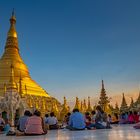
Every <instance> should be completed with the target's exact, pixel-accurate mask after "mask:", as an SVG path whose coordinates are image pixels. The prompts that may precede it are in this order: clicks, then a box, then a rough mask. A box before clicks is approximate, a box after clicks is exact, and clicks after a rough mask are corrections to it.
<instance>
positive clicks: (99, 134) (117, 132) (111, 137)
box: [0, 125, 140, 140]
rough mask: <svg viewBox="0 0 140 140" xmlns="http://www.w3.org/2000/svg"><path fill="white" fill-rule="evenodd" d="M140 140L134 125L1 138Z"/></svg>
mask: <svg viewBox="0 0 140 140" xmlns="http://www.w3.org/2000/svg"><path fill="white" fill-rule="evenodd" d="M25 139H26V140H140V130H136V129H133V127H132V125H123V126H113V128H112V129H106V130H84V131H69V130H66V129H61V130H58V131H57V130H52V131H49V132H48V134H47V135H44V136H5V135H4V134H1V135H0V140H25Z"/></svg>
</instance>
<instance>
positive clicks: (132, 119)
mask: <svg viewBox="0 0 140 140" xmlns="http://www.w3.org/2000/svg"><path fill="white" fill-rule="evenodd" d="M139 118H140V116H139V114H138V113H137V112H136V111H134V112H132V111H130V112H129V113H122V114H120V115H119V116H118V114H117V113H115V114H114V115H112V116H111V115H110V114H108V115H107V114H106V113H105V112H104V111H103V110H102V108H101V107H100V106H97V107H96V110H95V111H92V112H86V113H85V114H82V113H81V112H79V110H78V109H74V110H73V112H72V113H68V114H67V115H65V117H64V120H63V122H62V124H61V125H59V124H58V119H57V117H56V116H55V114H54V112H51V113H50V114H46V115H45V118H42V117H41V113H40V111H37V110H36V111H34V113H33V114H32V113H31V112H30V111H28V110H26V111H25V112H24V115H23V116H22V117H20V118H19V120H18V123H17V125H16V126H17V130H18V131H19V132H20V134H22V135H44V134H46V133H47V130H48V129H49V130H53V129H59V128H66V129H69V130H85V129H89V130H93V129H106V128H111V126H110V124H133V123H137V124H136V125H135V126H134V128H137V129H140V123H139ZM5 130H6V131H7V130H8V131H10V123H9V122H8V119H7V120H4V119H3V118H2V114H1V113H0V132H1V131H5Z"/></svg>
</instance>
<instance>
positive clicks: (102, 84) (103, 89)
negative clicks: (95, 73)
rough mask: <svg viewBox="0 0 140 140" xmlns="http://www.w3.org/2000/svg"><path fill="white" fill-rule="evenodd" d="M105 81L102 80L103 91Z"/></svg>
mask: <svg viewBox="0 0 140 140" xmlns="http://www.w3.org/2000/svg"><path fill="white" fill-rule="evenodd" d="M104 89H105V88H104V81H103V80H102V90H104Z"/></svg>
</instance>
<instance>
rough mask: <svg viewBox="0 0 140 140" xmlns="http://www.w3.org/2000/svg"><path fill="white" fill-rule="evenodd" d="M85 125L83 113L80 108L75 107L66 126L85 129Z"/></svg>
mask: <svg viewBox="0 0 140 140" xmlns="http://www.w3.org/2000/svg"><path fill="white" fill-rule="evenodd" d="M85 126H86V125H85V119H84V116H83V114H82V113H80V112H79V109H74V110H73V113H72V114H71V116H70V119H69V123H68V126H67V127H66V128H67V129H70V130H84V129H85Z"/></svg>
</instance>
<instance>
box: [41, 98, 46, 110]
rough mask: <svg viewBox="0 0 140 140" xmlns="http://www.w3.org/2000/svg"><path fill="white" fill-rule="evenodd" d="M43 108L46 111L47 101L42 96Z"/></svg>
mask: <svg viewBox="0 0 140 140" xmlns="http://www.w3.org/2000/svg"><path fill="white" fill-rule="evenodd" d="M42 110H43V111H45V110H46V103H45V99H44V98H42Z"/></svg>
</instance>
